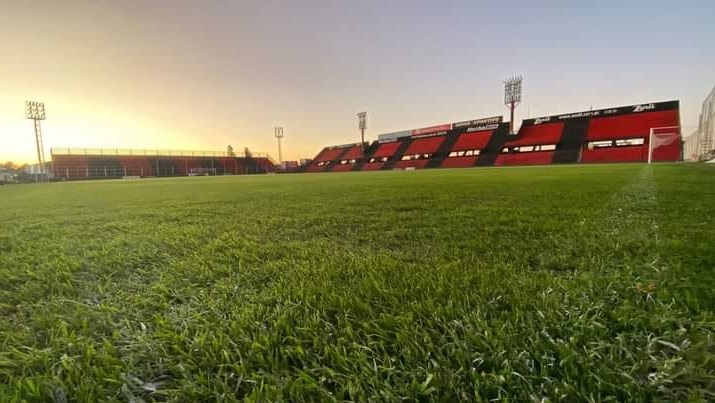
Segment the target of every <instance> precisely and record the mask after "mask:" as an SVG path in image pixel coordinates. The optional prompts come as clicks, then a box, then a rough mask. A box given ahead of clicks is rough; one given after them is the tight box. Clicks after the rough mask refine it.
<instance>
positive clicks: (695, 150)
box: [685, 87, 715, 161]
mask: <svg viewBox="0 0 715 403" xmlns="http://www.w3.org/2000/svg"><path fill="white" fill-rule="evenodd" d="M713 158H715V87H713V89H712V91H710V94H708V96H707V97H705V100H704V101H703V106H702V109H701V111H700V119H699V121H698V130H697V131H696V132H695V133H693V134H692V135H690V136H689V137H688V138H686V139H685V159H687V160H691V161H700V160H710V159H713Z"/></svg>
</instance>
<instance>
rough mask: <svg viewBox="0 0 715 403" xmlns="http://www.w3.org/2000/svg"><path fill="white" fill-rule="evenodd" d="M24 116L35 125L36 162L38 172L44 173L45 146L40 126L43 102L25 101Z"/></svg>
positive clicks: (43, 117)
mask: <svg viewBox="0 0 715 403" xmlns="http://www.w3.org/2000/svg"><path fill="white" fill-rule="evenodd" d="M25 118H26V119H29V120H32V121H33V123H34V125H35V144H36V145H37V163H38V164H39V174H40V175H41V177H44V175H45V148H44V146H43V144H42V127H41V126H40V121H41V120H45V103H44V102H35V101H25Z"/></svg>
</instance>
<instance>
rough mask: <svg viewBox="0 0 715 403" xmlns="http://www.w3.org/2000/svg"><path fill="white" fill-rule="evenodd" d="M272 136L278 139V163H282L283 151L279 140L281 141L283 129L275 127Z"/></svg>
mask: <svg viewBox="0 0 715 403" xmlns="http://www.w3.org/2000/svg"><path fill="white" fill-rule="evenodd" d="M273 134H274V135H275V136H276V138H277V139H278V163H279V164H282V163H283V149H282V145H281V140H282V139H283V127H281V126H276V127H274V128H273Z"/></svg>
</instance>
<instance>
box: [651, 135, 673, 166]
mask: <svg viewBox="0 0 715 403" xmlns="http://www.w3.org/2000/svg"><path fill="white" fill-rule="evenodd" d="M677 141H680V126H665V127H652V128H651V129H650V135H649V136H648V163H649V164H650V163H651V162H653V152H654V151H655V150H656V149H658V148H660V147H665V146H669V145H671V144H673V143H675V142H677Z"/></svg>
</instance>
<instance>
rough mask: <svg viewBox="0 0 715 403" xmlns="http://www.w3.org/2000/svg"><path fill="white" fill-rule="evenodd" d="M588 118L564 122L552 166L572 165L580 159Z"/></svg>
mask: <svg viewBox="0 0 715 403" xmlns="http://www.w3.org/2000/svg"><path fill="white" fill-rule="evenodd" d="M588 122H589V119H588V118H583V119H571V120H568V121H566V123H565V125H564V131H563V133H562V134H561V142H560V143H559V145H558V147H557V149H556V152H555V153H554V159H553V160H552V161H551V162H552V163H554V164H573V163H576V162H579V160H580V159H581V158H580V157H581V147H582V146H583V142H584V141H585V140H586V134H587V133H588Z"/></svg>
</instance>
